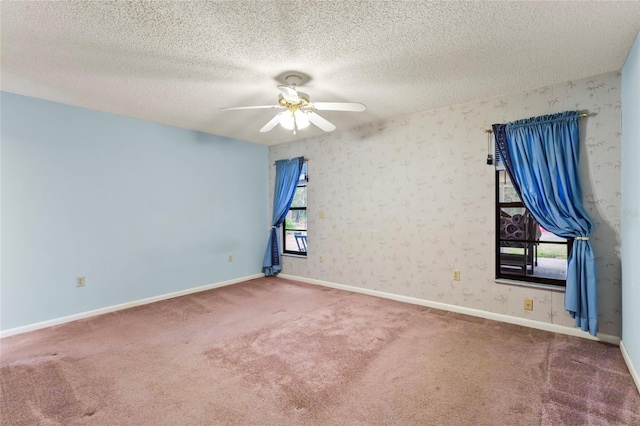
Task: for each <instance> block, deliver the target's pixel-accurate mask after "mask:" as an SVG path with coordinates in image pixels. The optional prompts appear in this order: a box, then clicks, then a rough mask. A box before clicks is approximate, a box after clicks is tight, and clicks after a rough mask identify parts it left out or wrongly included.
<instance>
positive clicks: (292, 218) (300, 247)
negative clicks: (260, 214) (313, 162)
mask: <svg viewBox="0 0 640 426" xmlns="http://www.w3.org/2000/svg"><path fill="white" fill-rule="evenodd" d="M283 233H284V235H283V237H284V238H283V245H284V246H283V252H284V253H291V254H299V255H306V254H307V177H306V163H305V165H304V167H303V169H302V174H301V175H300V181H299V183H298V187H297V188H296V192H295V195H294V196H293V202H292V203H291V208H290V209H289V213H287V217H286V218H285V221H284V230H283Z"/></svg>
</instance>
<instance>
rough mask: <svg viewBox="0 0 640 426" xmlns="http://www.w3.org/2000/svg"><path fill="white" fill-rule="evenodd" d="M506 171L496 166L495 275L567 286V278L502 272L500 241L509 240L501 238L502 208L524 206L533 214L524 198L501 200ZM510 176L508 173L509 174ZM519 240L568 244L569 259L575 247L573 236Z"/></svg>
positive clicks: (497, 277)
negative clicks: (513, 200)
mask: <svg viewBox="0 0 640 426" xmlns="http://www.w3.org/2000/svg"><path fill="white" fill-rule="evenodd" d="M501 171H502V172H504V173H505V174H507V171H506V170H504V169H500V168H496V169H495V206H494V208H495V211H494V213H495V223H494V226H495V228H494V229H495V253H494V255H495V275H496V279H497V280H499V279H503V280H505V279H506V280H512V281H522V282H526V283H536V284H547V285H552V286H555V287H558V288H565V287H566V286H567V280H566V279H564V280H559V279H554V278H545V277H536V276H535V275H529V274H527V271H526V270H525V273H524V275H521V274H509V273H504V272H502V268H501V267H500V266H501V262H500V254H501V248H502V247H501V245H500V243H501V242H503V241H507V240H504V239H502V238H500V217H501V216H500V212H501V210H502V208H523V209H525V210H526V211H527V212H529V214H531V212H530V211H529V209H528V208H527V207H526V206H525V205H524V203H523V202H522V200H520V201H515V202H500V172H501ZM507 176H508V174H507ZM509 241H513V240H509ZM517 241H518V242H522V243H525V244H526V243H531V244H541V243H544V244H561V245H566V246H567V259H569V256H571V250H572V248H573V238H567V239H566V241H565V242H561V241H540V240H528V239H527V240H517Z"/></svg>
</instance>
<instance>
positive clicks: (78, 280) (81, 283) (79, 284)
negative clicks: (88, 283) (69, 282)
mask: <svg viewBox="0 0 640 426" xmlns="http://www.w3.org/2000/svg"><path fill="white" fill-rule="evenodd" d="M76 287H84V275H83V276H81V277H78V278H76Z"/></svg>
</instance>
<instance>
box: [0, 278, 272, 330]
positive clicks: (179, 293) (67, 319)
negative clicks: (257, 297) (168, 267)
mask: <svg viewBox="0 0 640 426" xmlns="http://www.w3.org/2000/svg"><path fill="white" fill-rule="evenodd" d="M262 277H264V274H254V275H249V276H246V277H241V278H235V279H232V280H228V281H222V282H219V283H214V284H207V285H203V286H200V287H194V288H188V289H185V290H179V291H174V292H173V293H167V294H161V295H159V296H153V297H148V298H146V299H139V300H134V301H132V302H126V303H121V304H119V305H113V306H107V307H105V308H100V309H95V310H93V311H87V312H81V313H79V314H73V315H69V316H66V317H61V318H55V319H52V320H47V321H42V322H37V323H35V324H29V325H25V326H22V327H16V328H11V329H9V330H5V331H0V338H3V337H9V336H13V335H16V334H21V333H26V332H28V331H34V330H39V329H41V328H47V327H52V326H54V325H59V324H64V323H67V322H71V321H77V320H79V319H84V318H89V317H94V316H96V315H103V314H108V313H110V312H116V311H121V310H123V309H129V308H133V307H135V306H140V305H147V304H149V303H154V302H159V301H161V300H166V299H173V298H174V297H180V296H186V295H187V294H191V293H198V292H200V291H206V290H211V289H214V288H218V287H224V286H228V285H231V284H237V283H241V282H244V281H249V280H253V279H255V278H262Z"/></svg>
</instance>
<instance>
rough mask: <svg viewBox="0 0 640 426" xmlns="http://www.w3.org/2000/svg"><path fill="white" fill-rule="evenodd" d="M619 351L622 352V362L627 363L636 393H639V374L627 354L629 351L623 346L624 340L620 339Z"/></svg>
mask: <svg viewBox="0 0 640 426" xmlns="http://www.w3.org/2000/svg"><path fill="white" fill-rule="evenodd" d="M620 352H622V358H624V362H626V363H627V368H628V369H629V373H631V377H633V381H634V382H635V384H636V388H638V393H640V375H638V371H637V370H636V368H635V367H634V366H633V363H632V362H631V357H630V356H629V352H627V348H626V347H625V346H624V341H620Z"/></svg>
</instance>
